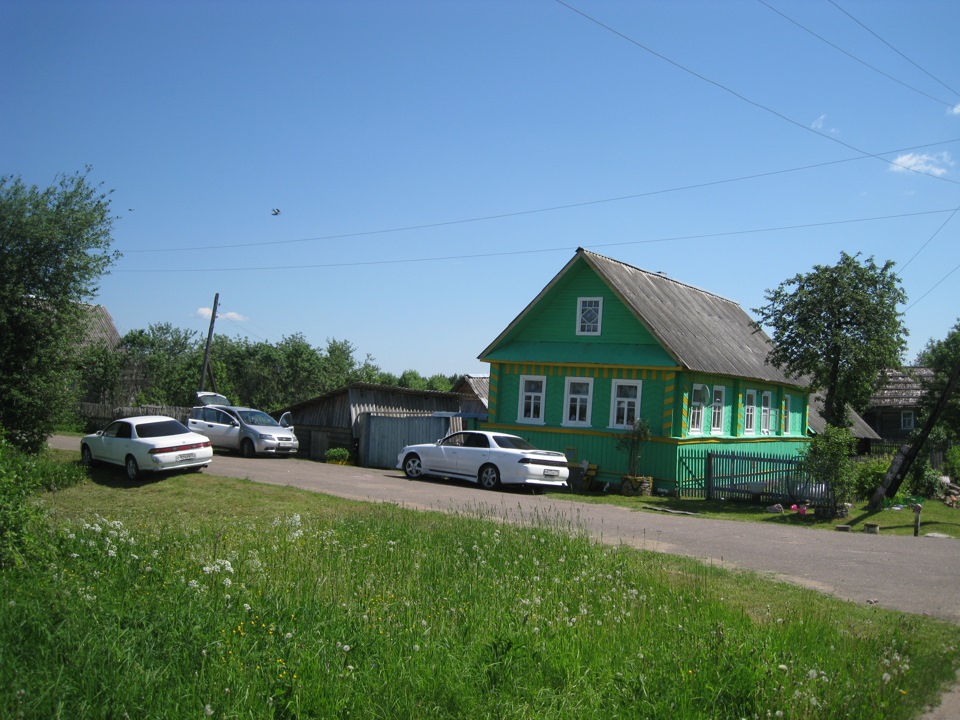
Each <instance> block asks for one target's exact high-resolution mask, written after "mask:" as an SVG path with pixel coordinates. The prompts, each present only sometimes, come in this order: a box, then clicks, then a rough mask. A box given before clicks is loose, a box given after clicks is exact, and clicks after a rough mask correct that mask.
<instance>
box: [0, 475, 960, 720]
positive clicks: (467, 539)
mask: <svg viewBox="0 0 960 720" xmlns="http://www.w3.org/2000/svg"><path fill="white" fill-rule="evenodd" d="M42 502H43V503H44V505H45V506H46V507H47V509H48V511H49V513H50V515H49V522H50V528H51V532H52V539H53V541H54V542H55V544H56V557H55V559H54V561H53V562H51V563H49V564H47V565H45V566H43V567H30V568H27V569H23V570H15V571H14V570H11V571H4V572H2V573H0V602H2V609H3V612H2V613H0V717H4V718H8V717H9V718H16V717H23V718H56V717H60V718H71V719H73V718H124V717H129V718H204V717H217V718H347V717H353V718H578V719H579V718H585V717H590V718H671V719H672V718H721V719H723V718H768V717H777V718H779V717H784V718H840V717H846V718H877V719H878V720H879V719H880V718H883V719H888V718H911V717H916V716H917V715H918V714H919V713H920V712H921V709H922V707H923V706H924V705H925V703H927V702H930V701H932V700H934V698H935V696H936V693H937V691H938V690H939V689H940V688H941V687H942V686H943V684H944V683H948V682H950V681H952V680H953V679H954V677H955V672H956V669H957V668H958V667H960V628H957V627H956V626H953V625H950V624H947V623H943V622H940V621H936V620H933V619H930V618H923V617H916V616H905V615H903V614H901V613H894V612H889V611H885V610H881V609H879V608H877V607H875V606H873V607H869V606H857V605H851V604H846V603H843V602H841V601H838V600H836V599H833V598H830V597H826V596H823V595H820V594H817V593H814V592H812V591H808V590H804V589H801V588H797V587H794V586H789V585H785V584H779V583H772V582H769V581H766V580H763V579H761V578H759V577H758V576H755V575H752V574H748V573H731V572H729V571H725V570H721V569H718V568H715V567H710V566H706V565H704V564H702V563H699V562H696V561H692V560H687V559H683V558H675V557H671V556H666V555H660V554H655V553H647V552H641V551H636V550H632V549H627V548H620V547H608V546H603V545H599V544H597V543H595V542H593V541H590V540H588V539H587V538H586V537H585V536H584V535H582V534H581V533H579V532H578V531H577V529H576V528H573V527H569V526H563V525H562V524H561V523H560V522H559V521H552V520H551V519H550V518H539V520H538V526H537V527H526V528H517V527H513V526H505V525H502V524H500V523H498V522H495V521H493V520H492V519H489V518H484V517H478V516H466V515H460V516H449V515H442V514H438V513H418V512H414V511H409V510H404V509H400V508H396V507H390V506H384V505H370V504H362V503H355V502H350V501H344V500H338V499H334V498H330V497H326V496H321V495H317V494H311V493H307V492H303V491H298V490H295V489H290V488H281V487H274V486H267V485H258V484H254V483H250V482H247V481H242V480H232V479H225V478H218V477H216V476H212V475H206V474H204V475H199V476H198V475H174V476H167V477H164V478H163V479H161V480H159V481H156V482H150V483H146V484H143V485H138V486H129V485H128V484H126V483H125V482H123V481H121V480H120V479H119V475H118V474H117V473H112V472H110V471H109V470H106V471H95V475H94V481H93V482H87V483H85V484H83V485H81V486H78V487H74V488H70V489H68V490H64V491H61V492H58V493H55V494H48V495H45V496H43V497H42Z"/></svg>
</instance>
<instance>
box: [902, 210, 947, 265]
mask: <svg viewBox="0 0 960 720" xmlns="http://www.w3.org/2000/svg"><path fill="white" fill-rule="evenodd" d="M958 210H960V208H957V209H956V210H954V211H953V212H952V213H950V217H948V218H947V219H946V220H944V221H943V224H942V225H941V226H940V227H938V228H937V229H936V230H935V231H934V233H933V235H931V236H930V237H929V239H928V240H927V241H926V242H925V243H924V244H923V245H921V246H920V249H919V250H917V251H916V252H915V253H914V254H913V255H912V256H911V257H910V259H909V260H907V261H906V262H905V263H904V264H903V267H902V268H900V270H901V271H903V270H906V269H907V265H909V264H910V263H912V262H913V261H914V260H915V259H916V257H917V255H919V254H920V253H922V252H923V251H924V249H925V248H926V247H927V245H929V244H930V243H932V242H933V239H934V238H935V237H936V236H937V235H939V234H940V231H941V230H943V229H944V228H945V227H946V226H947V223H949V222H950V221H951V220H953V218H954V217H955V216H956V214H957V211H958Z"/></svg>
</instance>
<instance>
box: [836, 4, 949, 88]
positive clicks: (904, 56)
mask: <svg viewBox="0 0 960 720" xmlns="http://www.w3.org/2000/svg"><path fill="white" fill-rule="evenodd" d="M827 2H829V3H830V4H831V5H833V6H834V7H835V8H836V9H837V10H839V11H840V12H842V13H843V14H844V15H846V16H847V17H848V18H850V19H851V20H853V21H854V22H855V23H856V24H857V25H859V26H860V27H862V28H863V29H864V30H866V31H867V32H868V33H870V34H871V35H873V36H874V37H875V38H876V39H877V40H879V41H880V42H882V43H883V44H884V45H886V46H887V47H888V48H890V49H891V50H893V51H894V52H895V53H896V54H897V55H899V56H900V57H902V58H903V59H904V60H906V61H907V62H908V63H910V64H911V65H913V66H914V67H915V68H917V70H919V71H920V72H922V73H923V74H924V75H926V76H927V77H929V78H932V79H933V80H935V81H937V82H938V83H940V84H941V85H942V86H943V87H945V88H946V89H947V90H949V91H950V92H952V93H953V94H954V95H960V92H957V91H956V90H954V89H953V88H952V87H950V86H949V85H947V84H946V83H945V82H943V80H941V79H940V78H938V77H937V76H936V75H932V74H931V73H929V72H928V71H927V70H926V69H925V68H923V67H922V66H920V65H918V64H917V63H915V62H914V61H913V60H911V59H910V58H909V57H907V56H906V55H904V54H903V53H902V52H900V51H899V50H897V48H895V47H894V46H893V45H891V44H890V43H888V42H887V41H886V40H884V39H883V38H882V37H880V36H879V35H877V33H875V32H874V31H873V30H871V29H870V28H868V27H867V26H866V25H864V24H863V23H862V22H860V21H859V20H858V19H857V18H855V17H854V16H853V15H851V14H850V13H849V12H847V11H846V10H844V9H843V8H842V7H840V6H839V5H837V4H836V3H835V2H834V1H833V0H827Z"/></svg>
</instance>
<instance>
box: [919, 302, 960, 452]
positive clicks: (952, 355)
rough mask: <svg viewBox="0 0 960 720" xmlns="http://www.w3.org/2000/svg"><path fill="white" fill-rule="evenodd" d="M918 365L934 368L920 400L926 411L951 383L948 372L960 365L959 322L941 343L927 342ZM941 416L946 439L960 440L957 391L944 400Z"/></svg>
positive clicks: (959, 320)
mask: <svg viewBox="0 0 960 720" xmlns="http://www.w3.org/2000/svg"><path fill="white" fill-rule="evenodd" d="M916 364H917V365H919V366H922V367H929V368H933V371H934V375H933V380H932V381H931V382H930V385H929V386H928V387H927V388H926V390H927V392H926V396H925V397H924V400H923V405H924V410H925V411H926V412H929V411H930V410H931V408H933V407H934V406H935V405H936V404H937V401H938V399H939V398H940V397H941V396H942V395H943V394H944V391H945V390H946V388H947V384H948V382H949V380H950V373H951V372H953V371H954V370H955V369H956V367H957V366H958V365H960V319H958V320H957V322H956V324H955V325H954V326H953V329H952V330H950V332H949V333H947V336H946V337H945V338H944V339H943V340H930V341H929V342H928V343H927V346H926V347H925V348H924V349H923V350H922V351H921V352H920V355H919V356H918V357H917V363H916ZM944 403H945V404H944V407H943V410H942V413H941V415H940V425H941V427H942V428H943V429H944V431H945V432H946V433H947V435H948V437H950V438H951V439H952V440H954V441H956V440H957V439H960V391H957V390H955V391H954V392H953V393H952V394H951V395H950V396H949V397H948V398H946V399H945V401H944Z"/></svg>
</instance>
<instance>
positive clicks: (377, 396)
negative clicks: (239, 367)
mask: <svg viewBox="0 0 960 720" xmlns="http://www.w3.org/2000/svg"><path fill="white" fill-rule="evenodd" d="M463 400H464V396H462V395H459V394H457V393H452V392H437V391H434V390H411V389H408V388H400V387H391V386H388V385H374V384H371V383H353V384H351V385H347V386H345V387H342V388H339V389H337V390H333V391H331V392H328V393H326V394H325V395H321V396H319V397H315V398H313V399H311V400H304V401H302V402H299V403H296V404H294V405H291V406H289V407H286V408H283V409H282V410H280V411H278V414H279V413H283V412H289V413H290V415H291V422H292V424H293V426H294V429H295V431H296V434H297V439H298V440H299V441H300V454H301V455H306V456H307V457H310V458H311V459H315V460H319V459H322V458H323V457H324V455H325V454H326V452H327V450H328V449H330V448H334V447H345V448H348V449H349V450H350V451H351V452H352V453H353V454H354V457H356V458H357V460H358V461H359V462H360V464H361V465H363V466H365V467H393V463H395V461H396V454H397V453H398V452H399V451H400V449H401V448H402V447H403V446H404V445H407V444H412V443H418V442H432V441H433V440H436V439H437V438H438V437H442V436H443V435H445V434H447V433H448V432H450V431H453V430H458V429H460V423H461V420H460V417H459V415H460V413H461V411H462V408H461V402H462V401H463ZM372 418H411V421H410V422H407V423H404V422H400V423H397V422H391V423H376V422H375V423H371V422H370V421H371V419H372ZM425 418H431V419H432V420H431V421H430V422H424V419H425Z"/></svg>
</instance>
